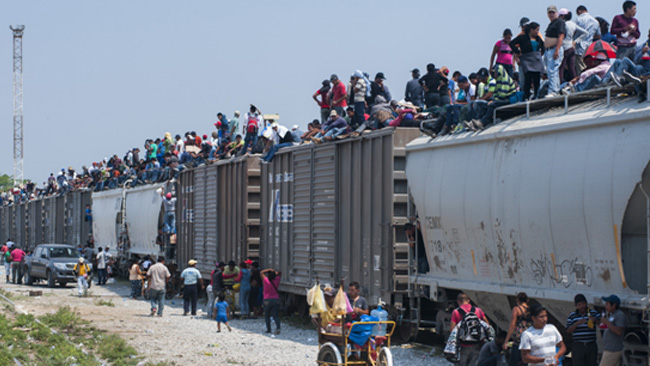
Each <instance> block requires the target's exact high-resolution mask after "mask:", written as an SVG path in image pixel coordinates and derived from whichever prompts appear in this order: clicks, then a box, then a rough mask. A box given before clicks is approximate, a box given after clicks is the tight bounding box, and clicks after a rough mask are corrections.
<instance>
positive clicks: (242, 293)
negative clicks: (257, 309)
mask: <svg viewBox="0 0 650 366" xmlns="http://www.w3.org/2000/svg"><path fill="white" fill-rule="evenodd" d="M250 294H251V288H250V286H247V287H244V286H241V287H240V288H239V309H240V310H241V315H246V316H248V314H250V312H251V311H250V306H249V305H248V297H249V295H250Z"/></svg>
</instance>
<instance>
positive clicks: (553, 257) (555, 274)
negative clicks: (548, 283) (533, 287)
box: [551, 253, 558, 282]
mask: <svg viewBox="0 0 650 366" xmlns="http://www.w3.org/2000/svg"><path fill="white" fill-rule="evenodd" d="M551 262H553V276H555V281H556V282H557V280H558V278H557V266H556V265H555V254H553V253H551Z"/></svg>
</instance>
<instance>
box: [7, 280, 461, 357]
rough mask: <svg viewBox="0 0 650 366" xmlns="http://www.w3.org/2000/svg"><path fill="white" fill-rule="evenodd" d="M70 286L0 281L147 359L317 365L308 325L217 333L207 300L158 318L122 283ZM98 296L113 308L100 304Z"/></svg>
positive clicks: (32, 307) (235, 323)
mask: <svg viewBox="0 0 650 366" xmlns="http://www.w3.org/2000/svg"><path fill="white" fill-rule="evenodd" d="M3 272H4V271H3ZM74 285H75V286H73V284H69V285H68V287H67V288H58V287H57V288H52V289H50V288H47V287H46V286H44V285H42V284H41V285H37V286H26V285H22V286H21V285H13V284H5V283H4V276H2V279H1V280H0V286H1V287H2V288H3V289H4V290H6V291H7V292H9V293H11V294H12V295H16V296H14V299H15V302H16V304H17V305H18V306H19V307H21V308H22V309H24V310H25V311H27V312H29V313H33V314H35V315H41V314H44V313H49V312H54V311H56V309H57V308H59V307H61V306H66V305H67V306H70V307H71V308H74V309H75V310H76V311H77V312H79V314H80V315H81V317H82V318H84V319H86V320H89V321H91V322H92V323H93V325H94V326H95V327H97V328H101V329H105V330H108V331H109V332H113V333H117V334H120V335H121V336H122V337H123V338H124V339H125V340H127V341H128V342H129V343H130V344H131V345H132V346H134V347H135V348H136V350H137V351H138V353H139V354H140V355H141V356H143V357H144V359H146V360H148V361H153V362H160V361H167V362H169V363H171V362H174V363H176V364H177V365H260V366H262V365H264V366H276V365H316V357H317V353H318V337H317V333H316V331H315V330H314V329H312V328H309V327H303V326H293V325H291V324H287V323H286V322H284V323H283V324H282V332H281V334H280V335H268V334H265V333H264V331H265V330H266V329H265V328H266V327H265V325H264V319H262V318H258V319H249V320H238V319H234V320H232V321H231V322H230V325H231V327H232V329H233V330H232V332H228V330H227V328H226V327H225V326H222V331H221V333H217V324H216V322H214V321H211V320H208V319H207V318H206V312H205V300H203V302H201V301H199V308H200V310H199V312H198V314H197V317H190V316H189V315H188V316H183V315H182V314H183V309H182V306H183V300H182V299H180V298H174V299H173V300H168V301H167V303H166V306H165V310H164V314H163V317H162V318H157V317H150V316H149V311H150V310H149V309H150V307H149V302H148V301H144V300H131V299H128V294H129V293H130V288H129V285H128V283H127V282H126V281H118V282H116V283H112V284H109V285H106V286H95V285H93V286H92V288H91V289H90V296H88V297H83V298H79V297H77V296H76V284H74ZM30 290H39V291H43V295H42V296H37V297H29V296H28V293H29V291H30ZM99 300H103V301H110V302H112V303H113V304H114V306H105V305H98V303H99ZM273 330H275V325H273ZM391 351H392V352H393V359H394V365H409V366H420V365H422V366H424V365H427V366H430V365H436V366H450V365H451V364H450V363H449V362H447V361H446V360H445V359H444V358H443V357H441V356H435V355H434V356H429V353H430V351H431V348H430V347H424V346H420V345H416V344H414V345H405V346H404V347H402V346H394V347H393V348H392V349H391ZM437 353H439V350H438V352H437ZM143 363H144V362H143Z"/></svg>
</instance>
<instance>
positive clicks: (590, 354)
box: [566, 294, 600, 366]
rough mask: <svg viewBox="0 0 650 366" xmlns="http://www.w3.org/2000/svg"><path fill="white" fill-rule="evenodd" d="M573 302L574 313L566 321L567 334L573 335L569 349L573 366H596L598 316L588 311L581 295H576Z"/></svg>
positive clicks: (593, 311)
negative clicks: (574, 306)
mask: <svg viewBox="0 0 650 366" xmlns="http://www.w3.org/2000/svg"><path fill="white" fill-rule="evenodd" d="M573 302H574V303H575V305H576V311H574V312H572V313H571V314H569V317H568V319H567V321H566V328H567V333H569V334H573V346H572V348H571V360H572V361H573V366H596V365H597V362H596V357H597V356H598V345H597V344H596V329H597V328H596V327H597V325H598V323H600V314H599V313H598V312H597V311H595V310H593V309H589V304H588V303H587V298H586V297H585V295H583V294H577V295H576V296H575V298H574V301H573Z"/></svg>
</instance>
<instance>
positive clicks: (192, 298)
mask: <svg viewBox="0 0 650 366" xmlns="http://www.w3.org/2000/svg"><path fill="white" fill-rule="evenodd" d="M187 265H188V267H187V268H185V270H183V272H181V278H182V279H183V316H185V315H187V313H188V312H189V310H190V305H192V316H196V301H197V298H198V295H199V288H198V286H199V285H200V286H201V290H203V279H202V278H201V272H199V270H198V269H196V261H195V260H194V259H190V260H189V262H188V263H187Z"/></svg>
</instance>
